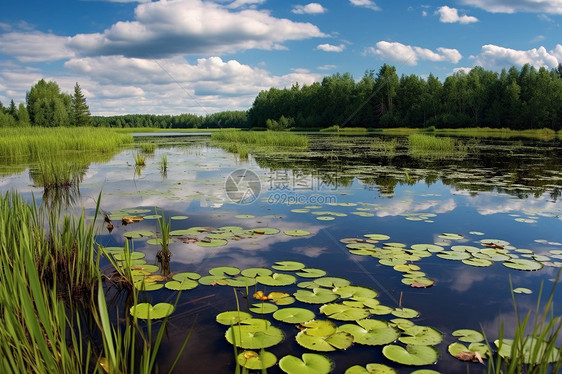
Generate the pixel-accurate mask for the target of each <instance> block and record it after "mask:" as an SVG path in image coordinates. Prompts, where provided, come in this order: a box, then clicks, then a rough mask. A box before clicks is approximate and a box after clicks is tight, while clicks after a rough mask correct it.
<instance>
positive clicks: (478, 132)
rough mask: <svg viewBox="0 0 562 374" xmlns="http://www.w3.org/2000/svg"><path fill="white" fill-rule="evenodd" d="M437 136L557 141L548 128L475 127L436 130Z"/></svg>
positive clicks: (554, 134)
mask: <svg viewBox="0 0 562 374" xmlns="http://www.w3.org/2000/svg"><path fill="white" fill-rule="evenodd" d="M433 132H434V133H435V134H441V135H451V136H466V137H477V138H478V137H483V138H486V137H489V138H516V137H520V138H532V139H539V140H546V141H549V140H554V139H556V131H555V130H552V129H548V128H542V129H527V130H513V129H509V128H490V127H473V128H460V129H435V130H434V131H433Z"/></svg>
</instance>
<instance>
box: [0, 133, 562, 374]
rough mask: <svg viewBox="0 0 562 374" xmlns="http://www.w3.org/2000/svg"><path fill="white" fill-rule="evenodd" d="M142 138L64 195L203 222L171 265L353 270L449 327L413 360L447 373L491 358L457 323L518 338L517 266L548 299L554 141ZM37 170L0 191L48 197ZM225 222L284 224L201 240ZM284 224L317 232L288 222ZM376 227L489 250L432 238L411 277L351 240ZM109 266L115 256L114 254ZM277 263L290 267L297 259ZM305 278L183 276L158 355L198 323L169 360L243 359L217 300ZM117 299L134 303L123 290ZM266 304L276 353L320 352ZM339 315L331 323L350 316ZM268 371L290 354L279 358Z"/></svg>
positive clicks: (363, 356)
mask: <svg viewBox="0 0 562 374" xmlns="http://www.w3.org/2000/svg"><path fill="white" fill-rule="evenodd" d="M148 139H153V140H155V141H156V140H157V141H158V144H159V147H158V148H157V149H156V151H155V152H154V153H153V154H152V155H150V154H149V155H148V157H147V166H146V167H144V168H142V169H136V168H135V167H134V160H133V154H134V153H135V152H136V151H135V150H125V151H123V152H121V153H119V154H118V155H117V156H115V157H113V158H112V159H111V160H110V161H108V162H98V163H92V164H90V165H89V166H88V167H87V168H86V169H85V172H84V175H83V177H82V181H81V183H80V186H79V193H78V192H74V193H75V196H73V199H72V201H73V202H74V206H73V207H71V209H74V210H76V211H80V210H81V209H82V208H84V209H85V210H86V213H87V214H89V215H91V214H93V212H94V208H95V206H96V199H97V197H98V194H99V193H100V191H102V194H101V203H100V206H101V209H102V211H103V212H107V213H108V214H110V215H111V214H115V213H116V212H119V211H123V210H124V209H136V210H131V212H133V213H135V212H137V213H135V215H140V216H149V217H150V215H154V214H155V208H157V209H158V211H156V213H158V212H164V215H165V217H166V218H170V217H172V218H175V219H171V221H170V222H171V230H172V231H173V230H185V229H189V228H192V227H201V228H205V229H204V230H202V231H201V232H200V233H198V234H196V235H184V236H183V237H186V236H187V237H192V239H193V238H195V239H197V240H199V241H197V240H195V241H193V242H189V243H185V242H183V241H182V240H177V241H176V242H174V243H171V244H170V246H169V248H170V251H171V262H170V271H171V272H172V273H180V272H196V273H198V274H200V275H202V276H206V275H209V273H208V272H209V270H211V269H213V268H216V267H219V266H229V267H236V268H238V269H240V270H244V269H249V268H271V266H272V265H274V264H275V263H276V262H278V261H298V262H302V263H303V264H304V265H305V266H306V267H307V268H316V269H322V270H324V271H326V276H330V277H339V278H345V279H347V280H349V281H350V282H351V284H352V285H354V286H363V287H367V288H370V289H372V290H375V291H377V293H378V296H377V300H378V301H379V302H380V304H381V305H384V306H388V307H390V308H393V309H394V308H400V307H402V308H411V309H414V310H416V311H417V312H418V313H419V316H417V317H415V318H412V319H411V320H412V322H414V323H415V324H416V325H420V326H429V327H432V328H434V329H437V330H438V331H440V332H441V333H442V334H443V341H442V342H441V343H439V344H437V345H436V346H435V348H436V349H437V350H438V351H439V354H440V357H439V359H438V361H437V363H435V364H432V365H425V366H421V367H419V368H424V369H433V370H437V371H439V372H442V373H467V372H470V373H481V372H485V371H486V368H485V366H483V365H481V364H477V363H466V362H461V361H459V360H457V359H455V358H453V357H452V356H451V355H450V354H449V353H448V352H447V347H448V346H449V344H451V343H453V342H457V341H458V339H457V338H456V337H455V336H453V335H452V332H453V331H455V330H457V329H474V330H483V331H484V332H485V333H486V335H487V337H488V339H489V340H490V341H493V340H495V339H497V338H498V333H499V329H500V324H502V323H503V325H504V334H505V337H509V338H511V337H512V336H513V334H514V331H515V326H516V318H515V315H514V311H513V300H512V297H511V291H510V282H511V284H512V285H513V288H517V287H524V288H527V289H530V290H531V291H532V293H531V294H515V301H516V302H517V306H518V308H519V310H520V312H521V313H526V312H527V311H529V310H533V309H534V308H535V307H536V302H537V298H538V297H539V292H540V289H541V284H542V285H543V287H544V291H543V295H542V298H543V300H545V299H546V298H547V297H548V293H549V291H550V289H551V288H552V286H553V279H554V278H555V277H556V274H557V272H558V270H559V268H560V267H561V266H562V202H561V201H560V191H561V189H562V147H561V144H560V142H559V141H551V142H545V141H537V140H525V139H519V140H494V139H479V140H474V139H468V138H461V139H460V141H461V142H462V143H463V144H464V146H465V147H464V148H462V149H460V150H457V151H455V152H451V153H435V152H433V153H432V152H426V153H424V154H419V153H417V154H416V153H413V152H412V151H411V150H410V149H409V148H408V145H407V140H406V138H405V137H396V143H395V145H394V147H393V148H392V149H391V150H389V149H388V148H386V149H385V148H384V147H385V144H384V143H385V142H390V141H391V140H392V139H393V138H392V137H382V136H379V137H377V138H374V137H366V136H353V137H351V136H345V137H344V136H342V137H337V136H320V135H311V136H310V144H309V148H308V150H298V149H297V150H294V149H292V150H282V149H276V150H271V149H269V150H265V149H264V150H260V151H256V152H255V153H253V154H251V155H250V156H249V158H248V159H247V160H244V159H240V157H239V156H238V155H236V154H232V153H228V152H226V151H224V150H222V149H220V148H218V147H217V146H216V145H214V144H211V142H210V138H209V137H208V136H189V137H152V138H150V137H145V138H144V137H143V140H142V141H143V142H144V141H146V140H148ZM163 155H166V157H167V162H168V169H167V172H166V173H165V174H164V173H162V171H161V169H160V162H161V157H162V156H163ZM239 170H242V171H243V172H242V173H241V172H237V171H239ZM30 174H32V173H31V172H30V171H29V170H25V171H24V172H21V173H16V174H11V175H3V176H1V177H0V186H1V189H2V192H3V193H5V192H6V191H8V190H11V189H17V190H18V191H19V192H20V193H21V194H23V195H24V196H26V198H28V199H31V197H32V196H35V198H36V199H37V201H38V203H39V204H41V202H42V200H43V199H42V196H43V195H42V189H41V188H38V187H34V186H33V181H32V178H31V176H30ZM233 176H234V180H235V181H236V182H237V184H235V191H233V190H232V185H229V183H231V182H232V180H233V179H232V178H233ZM252 176H254V177H252ZM233 192H234V193H233ZM236 193H241V194H242V195H241V194H236ZM245 193H248V194H246V195H244V194H245ZM241 196H244V198H243V199H242V200H240V197H241ZM239 200H240V201H239ZM183 216H187V217H188V218H184V217H183ZM149 217H148V218H147V219H144V220H143V221H141V222H137V223H133V224H129V225H126V226H125V225H121V224H120V223H119V220H118V219H117V220H115V222H116V225H115V228H114V229H113V231H111V232H108V231H107V230H105V229H103V228H100V235H99V236H98V242H99V243H100V244H101V245H103V246H105V247H119V246H124V245H125V242H126V241H127V239H126V238H125V237H124V236H123V234H124V233H127V232H131V231H138V230H148V231H152V232H154V233H158V231H159V229H158V225H157V220H156V219H151V218H149ZM225 226H228V227H230V226H236V227H241V228H242V229H244V230H254V229H258V228H271V229H278V230H279V232H278V233H274V234H270V235H269V234H262V233H261V231H260V230H256V231H257V233H256V232H254V233H253V234H249V233H248V232H246V233H245V234H244V235H239V236H237V237H230V238H229V239H227V240H226V241H227V243H225V245H222V246H216V247H204V246H201V245H199V244H200V243H201V239H202V238H204V237H205V236H206V235H208V234H210V233H213V232H216V230H214V229H217V228H221V227H225ZM291 230H303V231H306V232H308V234H306V235H303V236H292V235H288V234H286V233H285V232H287V231H288V232H289V233H290V232H291ZM368 234H383V235H386V236H388V238H387V239H381V240H379V241H378V242H376V243H368V244H372V245H373V246H374V247H376V248H378V249H379V250H380V251H384V250H386V251H391V250H392V248H394V252H393V253H395V254H396V253H399V252H400V253H402V254H403V253H404V252H406V254H410V253H409V252H407V250H409V249H411V246H412V245H416V244H435V245H438V246H439V247H441V248H442V250H441V251H443V252H447V253H450V252H463V253H464V254H466V256H468V257H467V259H468V258H470V259H474V258H481V259H489V258H492V260H490V263H487V264H486V266H483V265H481V266H474V265H471V264H467V263H465V262H462V261H461V260H460V259H446V258H443V257H440V256H438V255H439V254H440V252H441V251H439V252H437V251H435V252H428V251H426V252H424V253H425V256H424V257H420V258H417V259H414V258H412V257H406V258H407V260H404V261H403V263H404V264H411V265H415V266H417V267H419V271H421V272H423V273H425V276H424V277H425V278H429V279H431V280H433V281H434V284H433V285H431V286H430V287H427V288H415V287H411V286H410V285H408V284H405V283H404V282H403V280H404V275H403V272H402V271H400V270H396V269H397V268H396V267H395V265H396V264H400V263H402V262H399V261H400V260H399V259H398V260H397V259H394V260H391V263H390V264H389V263H385V262H384V261H382V263H381V255H380V254H379V255H370V254H368V253H358V252H355V251H353V250H351V251H350V248H349V246H348V244H349V243H350V239H354V240H357V241H360V242H362V243H363V241H364V240H366V239H368V238H367V237H365V235H368ZM444 234H445V235H444ZM174 237H175V238H176V239H180V238H181V236H179V235H178V236H174ZM149 239H150V238H149V237H142V238H136V239H132V240H130V241H129V242H130V245H131V247H132V248H133V249H134V251H136V252H142V253H144V254H145V255H146V257H145V258H144V261H146V263H148V264H153V265H158V266H159V262H158V261H157V258H156V256H157V253H158V251H159V250H160V246H159V245H153V244H149V243H147V241H148V240H149ZM342 239H343V242H342ZM500 240H501V242H500ZM490 243H500V244H501V248H499V247H497V248H495V249H494V248H492V250H496V252H493V253H492V252H490V248H489V247H486V246H485V245H484V244H490ZM455 246H457V247H459V246H468V247H470V248H467V249H463V248H456V249H455V248H453V247H455ZM401 248H402V249H401ZM475 248H476V249H475ZM482 250H484V252H482ZM385 253H386V252H385ZM478 256H479V257H478ZM398 257H399V256H398ZM517 259H524V260H526V261H531V262H532V264H533V265H534V266H536V267H538V268H540V269H538V270H534V271H525V270H517V269H514V268H511V267H508V266H506V263H510V262H513V260H517ZM392 261H398V262H392ZM103 266H104V269H108V268H109V264H108V263H107V262H105V263H104V264H103ZM280 273H287V274H292V275H295V272H294V271H292V272H291V271H288V272H287V271H280ZM306 281H314V279H313V278H304V277H300V276H297V281H296V283H294V284H291V285H288V286H266V285H263V284H257V285H256V286H250V287H249V288H248V291H249V297H247V296H248V295H247V294H246V289H245V288H244V287H237V288H234V287H230V286H227V285H220V284H216V285H199V286H198V287H196V288H195V289H191V290H186V291H183V292H182V294H181V296H180V298H179V301H178V305H177V307H176V310H175V311H174V313H173V314H172V315H171V316H170V318H169V326H168V331H167V339H166V340H165V342H164V345H163V347H162V349H161V352H160V354H159V366H160V369H161V371H164V369H166V368H167V367H169V365H170V364H171V363H172V361H173V360H174V357H175V353H176V352H177V350H178V349H179V347H180V345H181V343H182V342H183V339H184V338H185V336H186V334H189V333H191V336H190V338H189V342H188V344H187V348H186V350H185V352H184V354H183V355H182V356H181V358H180V360H179V363H178V365H177V367H176V370H175V372H178V373H230V372H234V368H235V365H234V362H235V359H234V350H233V347H232V345H231V344H229V343H228V342H227V341H226V339H225V332H226V330H227V329H228V326H224V325H221V324H219V323H217V322H216V316H217V315H218V314H219V313H222V312H225V311H232V310H236V309H237V307H236V298H238V300H239V305H240V309H241V310H244V311H247V310H248V309H249V308H250V307H251V304H255V303H259V301H258V300H256V299H253V298H252V294H253V293H254V292H256V291H257V290H261V291H263V292H264V293H266V294H267V293H269V292H271V291H281V292H286V293H288V294H290V295H292V294H293V293H295V292H296V291H297V290H298V289H299V287H298V286H297V284H299V283H300V282H306ZM161 283H164V282H161ZM176 295H177V293H176V292H175V291H171V290H169V289H166V288H161V289H160V290H156V291H149V292H141V300H145V301H147V302H150V303H152V304H153V305H154V304H156V303H159V302H171V303H173V302H174V301H175V298H176ZM341 301H342V300H341V299H340V300H337V301H334V303H340V302H341ZM119 303H120V304H122V305H121V307H122V308H124V309H126V308H127V305H125V303H124V302H123V300H121V301H119ZM321 305H322V304H307V303H303V302H301V301H298V300H297V301H296V302H295V303H294V304H291V305H289V306H288V307H301V308H306V309H309V310H311V311H313V312H314V313H315V315H316V317H315V318H316V319H321V320H328V319H329V318H328V317H327V316H326V315H324V314H322V313H321V312H320V311H319V307H320V306H321ZM283 307H285V306H279V308H283ZM561 308H562V291H561V290H560V289H557V290H556V293H555V296H554V312H555V314H556V315H560V314H561ZM254 314H255V313H254ZM255 315H256V318H258V317H257V314H255ZM264 318H265V319H267V320H269V321H271V323H272V325H273V326H275V327H277V328H280V329H281V330H282V331H283V332H284V335H285V337H284V339H283V341H282V342H281V343H280V344H277V345H275V346H273V347H271V348H267V351H270V352H272V353H274V354H275V355H276V356H277V358H278V359H280V358H282V357H283V356H286V355H289V354H290V355H294V356H297V357H300V356H301V355H302V354H303V353H307V352H312V351H310V350H309V349H306V348H304V347H302V346H301V345H299V344H298V343H297V342H296V341H295V336H296V335H297V333H298V332H299V330H298V329H297V328H296V324H288V323H284V322H280V321H277V320H275V319H274V318H273V317H272V315H271V314H266V315H265V316H264ZM369 318H371V319H380V320H384V321H390V320H391V319H394V318H396V317H395V316H394V315H392V314H384V315H375V314H371V315H370V316H369ZM332 321H333V322H334V323H335V324H336V325H342V324H347V323H353V321H339V320H332ZM155 324H156V325H158V322H156V323H155ZM396 344H398V345H402V346H405V345H404V344H402V343H399V342H398V343H396ZM240 351H242V350H239V352H240ZM319 353H322V352H319ZM322 354H325V355H326V356H328V357H329V358H330V359H332V360H333V362H334V365H335V366H334V370H333V372H334V373H343V372H345V370H346V369H347V368H349V367H351V366H353V365H361V366H365V365H366V364H368V363H382V364H385V365H388V366H391V367H394V368H395V370H396V371H397V372H398V373H411V372H413V371H414V370H415V369H417V367H413V366H404V365H399V364H396V363H393V362H392V361H391V360H389V359H387V358H386V357H385V356H384V355H383V354H382V346H366V345H360V344H354V345H352V346H351V347H349V348H347V349H345V350H335V351H334V352H324V353H322ZM268 372H269V373H280V372H281V370H280V369H279V367H278V365H276V366H274V367H272V368H271V369H269V370H268Z"/></svg>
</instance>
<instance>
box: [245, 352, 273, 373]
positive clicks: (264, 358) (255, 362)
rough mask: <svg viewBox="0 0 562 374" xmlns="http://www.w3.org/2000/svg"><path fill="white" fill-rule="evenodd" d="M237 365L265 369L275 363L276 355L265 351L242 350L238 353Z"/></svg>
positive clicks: (252, 368) (251, 368)
mask: <svg viewBox="0 0 562 374" xmlns="http://www.w3.org/2000/svg"><path fill="white" fill-rule="evenodd" d="M237 361H238V365H240V366H242V367H245V368H246V369H250V370H265V369H268V368H270V367H272V366H273V365H275V363H277V357H276V356H275V355H274V354H273V353H271V352H267V351H260V353H257V352H254V351H244V352H242V353H240V354H239V355H238V358H237Z"/></svg>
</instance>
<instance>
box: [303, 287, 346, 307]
mask: <svg viewBox="0 0 562 374" xmlns="http://www.w3.org/2000/svg"><path fill="white" fill-rule="evenodd" d="M293 296H294V297H295V299H297V300H298V301H301V302H303V303H307V304H325V303H329V302H332V301H334V300H336V299H338V298H339V296H338V295H336V294H335V293H333V292H332V290H327V289H325V288H314V289H312V290H298V291H297V292H295V293H294V294H293Z"/></svg>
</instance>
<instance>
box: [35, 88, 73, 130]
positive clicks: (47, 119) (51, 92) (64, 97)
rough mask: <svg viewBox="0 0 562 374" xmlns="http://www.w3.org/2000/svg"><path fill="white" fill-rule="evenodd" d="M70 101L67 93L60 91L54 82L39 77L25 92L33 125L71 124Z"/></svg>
mask: <svg viewBox="0 0 562 374" xmlns="http://www.w3.org/2000/svg"><path fill="white" fill-rule="evenodd" d="M71 102H72V98H71V97H70V95H68V94H64V93H61V92H60V88H59V86H58V84H57V83H56V82H53V81H50V82H45V80H44V79H41V80H40V81H39V82H37V83H36V84H35V85H34V86H33V87H31V90H30V91H29V92H28V93H27V111H28V112H29V117H30V119H31V123H32V124H33V125H35V126H42V127H54V126H69V125H71V110H72V109H71Z"/></svg>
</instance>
